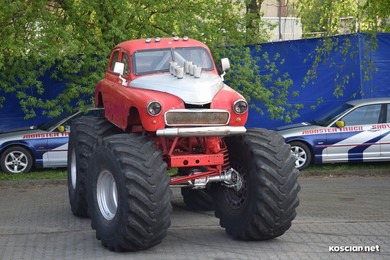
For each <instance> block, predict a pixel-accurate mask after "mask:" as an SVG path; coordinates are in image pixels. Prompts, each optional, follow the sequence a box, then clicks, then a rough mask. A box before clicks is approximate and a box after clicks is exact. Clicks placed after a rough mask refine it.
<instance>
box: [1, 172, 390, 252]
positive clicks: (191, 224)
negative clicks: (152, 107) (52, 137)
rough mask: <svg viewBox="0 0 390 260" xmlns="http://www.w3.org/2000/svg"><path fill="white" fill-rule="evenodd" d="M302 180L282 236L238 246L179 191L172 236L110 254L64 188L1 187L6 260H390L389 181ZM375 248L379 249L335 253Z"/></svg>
mask: <svg viewBox="0 0 390 260" xmlns="http://www.w3.org/2000/svg"><path fill="white" fill-rule="evenodd" d="M300 183H301V186H302V191H301V192H300V199H301V205H300V206H299V209H298V216H297V218H296V220H295V221H294V223H293V226H292V227H291V229H290V230H289V231H288V232H287V233H286V234H284V235H283V236H281V237H279V238H277V239H274V240H271V241H263V242H241V241H235V240H233V239H231V238H230V237H228V236H227V235H226V234H225V232H224V230H223V229H221V228H220V227H219V224H218V221H217V219H216V218H214V215H213V212H206V213H204V212H203V213H202V212H190V211H188V210H186V209H185V207H184V205H183V202H182V200H181V197H180V196H179V193H178V190H176V191H174V198H173V206H174V208H173V215H172V226H171V228H170V229H169V231H168V236H167V237H166V238H165V239H164V240H163V242H162V243H161V244H159V245H157V246H156V247H153V248H151V249H149V250H146V251H141V252H136V253H113V252H110V251H108V250H106V249H104V248H103V247H102V246H101V244H100V241H98V240H96V239H95V233H94V231H93V230H92V229H91V228H90V222H89V220H88V219H80V218H76V217H74V216H73V215H72V214H71V212H70V207H69V204H68V198H67V187H66V186H65V185H64V184H62V183H60V184H56V185H54V184H45V185H43V186H40V185H35V186H31V185H23V183H22V184H20V185H14V187H7V186H5V185H0V207H1V209H0V210H1V213H0V259H2V260H5V259H340V258H341V259H390V200H389V198H390V176H388V177H386V176H379V177H335V178H328V177H300ZM376 245H378V246H379V247H380V252H375V253H350V252H349V253H334V252H329V247H330V246H333V247H332V249H333V250H339V249H340V248H341V246H374V247H375V246H376Z"/></svg>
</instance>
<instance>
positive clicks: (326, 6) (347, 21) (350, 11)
mask: <svg viewBox="0 0 390 260" xmlns="http://www.w3.org/2000/svg"><path fill="white" fill-rule="evenodd" d="M295 8H297V10H298V11H299V16H300V17H301V19H302V24H303V31H304V35H305V36H306V37H313V36H322V37H323V39H322V40H321V41H320V42H319V44H318V46H317V48H316V50H315V52H313V53H311V54H310V55H309V57H308V59H307V61H310V62H312V63H311V64H312V66H311V68H310V69H309V71H308V72H307V74H306V77H305V78H304V81H303V86H307V85H310V84H311V85H313V84H314V82H315V79H316V78H317V68H318V65H319V64H321V63H322V64H328V65H329V66H330V67H331V68H336V70H335V71H337V73H336V75H335V77H334V89H333V94H334V96H335V97H341V96H343V94H344V90H345V88H346V85H347V84H348V83H349V81H350V80H351V78H353V77H359V76H360V77H361V79H362V80H363V81H368V80H370V79H371V76H372V74H373V73H374V72H375V71H376V69H375V67H374V64H373V63H372V61H371V52H372V51H374V50H375V49H376V47H377V42H376V41H377V40H376V37H375V34H376V33H377V32H388V31H390V23H389V22H388V18H389V17H390V2H389V1H387V0H379V1H378V0H340V1H332V0H297V2H296V4H295ZM356 32H364V33H366V35H367V36H365V37H363V36H362V38H361V39H360V42H359V43H358V45H353V44H352V43H351V42H350V40H349V39H348V38H344V39H343V42H341V43H340V42H339V38H337V37H333V36H335V35H340V34H347V33H356ZM359 49H360V50H361V49H362V50H363V51H362V52H361V53H359ZM337 54H340V55H341V56H342V60H343V62H342V63H340V64H336V62H334V57H335V55H337ZM358 55H360V57H358ZM347 60H358V61H359V63H360V64H359V65H360V73H361V75H355V74H354V73H353V72H352V73H348V72H347V69H348V68H346V67H345V64H347V63H346V61H347ZM357 94H360V95H361V96H364V95H365V93H363V92H362V91H360V93H355V94H354V96H356V95H357ZM354 96H352V97H350V98H354Z"/></svg>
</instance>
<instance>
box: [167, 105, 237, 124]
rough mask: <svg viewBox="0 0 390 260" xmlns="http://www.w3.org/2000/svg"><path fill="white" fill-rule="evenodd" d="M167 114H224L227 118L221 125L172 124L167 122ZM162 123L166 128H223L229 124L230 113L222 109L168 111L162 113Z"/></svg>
mask: <svg viewBox="0 0 390 260" xmlns="http://www.w3.org/2000/svg"><path fill="white" fill-rule="evenodd" d="M169 113H224V114H226V113H227V115H228V118H227V120H226V122H225V123H222V124H197V123H193V124H172V123H169V122H168V121H167V114H169ZM164 122H165V124H166V125H167V126H210V125H213V126H223V125H227V124H228V123H229V122H230V113H229V111H227V110H222V109H174V110H168V111H166V112H165V113H164Z"/></svg>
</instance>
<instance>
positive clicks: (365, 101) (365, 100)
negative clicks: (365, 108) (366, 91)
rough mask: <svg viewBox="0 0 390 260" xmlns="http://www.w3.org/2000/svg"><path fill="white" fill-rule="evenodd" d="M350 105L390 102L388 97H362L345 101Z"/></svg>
mask: <svg viewBox="0 0 390 260" xmlns="http://www.w3.org/2000/svg"><path fill="white" fill-rule="evenodd" d="M347 103H348V104H350V105H352V106H361V105H373V104H381V103H390V97H380V98H362V99H355V100H350V101H348V102H347Z"/></svg>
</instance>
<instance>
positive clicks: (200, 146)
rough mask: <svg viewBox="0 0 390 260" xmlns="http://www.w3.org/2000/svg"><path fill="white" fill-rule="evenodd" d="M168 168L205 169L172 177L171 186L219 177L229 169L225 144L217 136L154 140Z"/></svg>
mask: <svg viewBox="0 0 390 260" xmlns="http://www.w3.org/2000/svg"><path fill="white" fill-rule="evenodd" d="M155 142H156V144H157V146H158V147H159V149H160V150H161V151H162V152H163V158H164V160H165V161H166V162H167V164H168V169H170V168H191V167H192V168H196V167H206V171H202V172H197V173H194V174H192V175H187V176H177V175H175V176H173V177H172V178H171V182H170V184H171V185H178V184H187V183H188V182H189V181H192V180H196V179H203V178H207V177H211V176H217V175H221V174H222V171H224V170H226V169H228V168H229V154H228V149H227V146H226V144H225V142H224V141H223V140H222V138H220V137H217V136H208V137H178V136H177V137H170V138H167V137H160V138H156V140H155Z"/></svg>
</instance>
